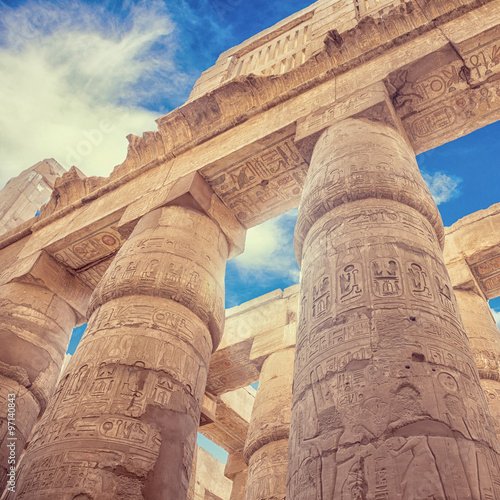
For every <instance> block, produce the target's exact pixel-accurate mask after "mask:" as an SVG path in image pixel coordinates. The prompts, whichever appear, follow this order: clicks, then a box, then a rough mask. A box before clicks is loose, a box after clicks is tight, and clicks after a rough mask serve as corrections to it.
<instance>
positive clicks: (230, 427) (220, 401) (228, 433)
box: [199, 386, 256, 453]
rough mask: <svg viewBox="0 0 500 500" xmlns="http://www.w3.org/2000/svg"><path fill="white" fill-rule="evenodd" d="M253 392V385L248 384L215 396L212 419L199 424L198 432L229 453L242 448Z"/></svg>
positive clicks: (253, 397)
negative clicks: (213, 416) (201, 424)
mask: <svg viewBox="0 0 500 500" xmlns="http://www.w3.org/2000/svg"><path fill="white" fill-rule="evenodd" d="M255 392H256V391H255V389H254V388H253V387H250V386H248V387H242V388H240V389H237V390H235V391H231V392H227V393H225V394H222V395H221V396H219V397H217V410H216V415H215V418H214V421H213V422H211V423H207V424H206V425H203V426H201V427H200V428H199V432H200V433H201V434H203V435H204V436H205V437H207V438H208V439H210V440H211V441H213V442H214V443H215V444H217V445H218V446H221V447H222V448H224V449H225V450H226V451H228V452H229V453H234V452H236V451H240V450H242V449H243V447H244V446H245V440H246V436H247V432H248V425H249V422H250V416H251V413H252V408H253V403H254V400H255ZM202 413H203V412H202Z"/></svg>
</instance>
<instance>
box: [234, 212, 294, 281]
mask: <svg viewBox="0 0 500 500" xmlns="http://www.w3.org/2000/svg"><path fill="white" fill-rule="evenodd" d="M297 213H298V212H297V209H294V210H290V211H289V212H287V213H285V214H283V215H280V216H279V217H276V218H274V219H271V220H269V221H267V222H265V223H264V224H261V225H259V226H256V227H253V228H251V229H249V230H248V232H247V239H246V243H245V252H244V253H243V254H242V255H240V256H238V257H236V258H235V259H234V260H233V261H232V262H233V263H234V264H235V265H236V267H237V269H238V270H239V272H240V275H241V277H242V278H243V279H245V278H246V279H248V278H252V279H253V278H255V277H256V276H257V277H259V279H265V277H266V276H267V277H269V278H272V279H275V278H276V277H282V278H284V279H287V280H292V281H293V282H295V283H297V282H298V281H299V268H298V266H297V262H296V260H295V255H294V252H293V231H294V228H295V223H296V221H297Z"/></svg>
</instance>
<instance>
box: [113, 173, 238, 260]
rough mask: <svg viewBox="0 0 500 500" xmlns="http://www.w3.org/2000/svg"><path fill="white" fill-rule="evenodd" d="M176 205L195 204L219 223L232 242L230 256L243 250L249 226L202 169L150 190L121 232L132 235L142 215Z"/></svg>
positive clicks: (121, 223)
mask: <svg viewBox="0 0 500 500" xmlns="http://www.w3.org/2000/svg"><path fill="white" fill-rule="evenodd" d="M176 204H181V205H192V206H194V207H195V208H197V209H199V210H201V211H203V212H205V213H206V214H207V215H208V216H209V217H210V218H211V219H213V220H214V221H215V222H216V223H217V224H219V226H220V227H221V229H222V231H223V233H224V234H225V236H226V238H227V240H228V243H229V248H230V251H229V257H230V258H232V257H236V256H237V255H239V254H240V253H242V252H243V250H244V247H245V236H246V229H245V228H244V227H243V226H242V225H241V223H240V222H239V221H238V220H237V219H236V217H235V216H234V215H233V214H232V213H231V211H230V210H229V209H228V208H227V207H226V206H225V205H224V204H223V203H222V202H221V201H220V199H219V198H218V197H217V195H216V194H215V193H214V191H213V190H212V189H211V188H210V186H209V185H208V184H207V183H206V181H205V180H204V179H203V177H201V175H200V174H199V173H198V172H193V173H190V174H188V175H185V176H183V177H180V178H179V179H177V180H175V181H173V182H170V183H168V184H166V185H165V186H161V187H160V188H159V189H156V190H154V191H150V192H148V193H146V194H145V195H144V196H142V197H141V198H139V199H138V200H137V201H135V202H134V203H132V204H130V205H129V206H128V207H127V208H126V210H125V212H124V214H123V215H122V217H121V219H120V221H119V223H118V231H119V232H120V234H122V236H124V237H128V236H129V235H130V233H131V232H132V230H133V229H134V227H135V225H136V224H137V222H138V221H139V219H140V218H141V217H142V216H144V215H146V214H147V213H149V212H151V211H152V210H155V209H157V208H160V207H162V206H167V205H176Z"/></svg>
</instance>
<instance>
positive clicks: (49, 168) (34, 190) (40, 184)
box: [0, 158, 66, 234]
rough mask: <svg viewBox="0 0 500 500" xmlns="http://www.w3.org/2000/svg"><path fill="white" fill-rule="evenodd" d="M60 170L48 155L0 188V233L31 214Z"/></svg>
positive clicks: (47, 193)
mask: <svg viewBox="0 0 500 500" xmlns="http://www.w3.org/2000/svg"><path fill="white" fill-rule="evenodd" d="M64 172H66V170H65V169H64V168H63V167H62V166H61V165H59V163H57V161H55V160H54V159H53V158H50V159H47V160H43V161H40V162H38V163H37V164H35V165H33V166H32V167H30V168H28V169H26V170H24V171H23V172H21V173H20V174H19V175H18V176H17V177H14V178H13V179H11V180H10V181H9V182H8V183H7V184H6V185H5V187H4V188H3V189H2V190H1V191H0V234H3V233H5V232H7V231H9V230H11V229H13V228H15V227H16V226H18V225H19V224H21V223H22V222H25V221H27V220H29V219H32V218H33V217H35V213H36V211H37V210H38V209H40V208H41V206H42V205H43V204H44V203H45V202H46V201H47V200H48V199H49V198H50V195H51V193H52V190H53V188H54V183H55V182H56V179H57V177H58V176H60V175H62V174H63V173H64Z"/></svg>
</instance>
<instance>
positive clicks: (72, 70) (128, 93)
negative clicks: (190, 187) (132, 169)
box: [0, 1, 192, 188]
mask: <svg viewBox="0 0 500 500" xmlns="http://www.w3.org/2000/svg"><path fill="white" fill-rule="evenodd" d="M125 4H127V2H125ZM125 4H124V5H125ZM120 15H121V16H122V17H117V16H116V15H113V14H112V13H111V12H110V11H106V10H105V8H104V7H103V6H96V5H94V4H93V5H92V6H88V5H86V4H84V3H81V2H78V1H69V2H64V3H48V2H40V3H36V2H33V1H32V2H28V3H26V4H24V5H23V6H21V7H17V8H15V9H12V8H8V7H6V6H5V4H1V3H0V19H1V20H0V109H1V110H2V113H1V115H0V130H1V134H0V188H1V187H3V185H4V184H5V182H7V180H8V179H9V178H10V177H12V176H14V175H17V174H18V173H19V172H20V171H21V170H24V169H25V168H27V167H29V166H31V165H32V164H34V163H36V162H37V161H39V160H41V159H43V158H49V157H53V158H55V159H56V160H57V161H58V162H59V163H61V164H62V165H63V166H65V167H66V168H69V167H70V166H71V165H73V164H76V165H77V166H78V167H79V168H80V169H81V170H82V171H83V172H84V173H85V174H86V175H89V176H90V175H104V176H106V175H109V173H110V172H111V170H112V169H113V167H114V166H115V165H116V164H118V163H121V162H122V161H123V160H124V158H125V155H126V151H127V140H126V136H127V135H128V134H130V133H134V134H136V135H141V134H142V133H143V132H144V131H146V130H155V129H156V124H155V123H154V119H155V118H157V117H158V116H160V115H161V114H163V113H162V112H160V110H158V111H154V112H153V111H149V110H147V109H145V108H144V106H145V105H148V104H149V107H153V108H154V107H155V105H156V104H154V103H157V102H160V101H162V100H163V102H164V101H165V99H168V98H169V97H170V98H173V99H175V98H178V96H179V95H181V94H183V93H184V94H185V95H187V93H188V90H189V87H190V83H192V82H190V81H189V78H188V77H187V75H185V74H183V73H182V72H181V71H179V70H178V68H177V67H176V64H175V52H176V50H177V45H176V41H175V36H174V30H175V25H174V23H173V22H172V21H171V19H170V17H169V14H168V12H167V11H166V10H165V6H164V4H163V3H162V2H160V1H144V2H140V3H139V4H130V3H129V4H128V7H127V9H126V10H125V14H123V9H122V11H121V13H120ZM151 103H153V105H151ZM162 111H165V110H162Z"/></svg>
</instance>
